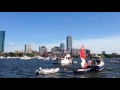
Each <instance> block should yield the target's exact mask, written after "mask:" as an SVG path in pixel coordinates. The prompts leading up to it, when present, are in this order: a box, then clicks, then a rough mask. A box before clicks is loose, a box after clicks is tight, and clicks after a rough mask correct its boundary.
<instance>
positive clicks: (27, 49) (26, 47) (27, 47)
mask: <svg viewBox="0 0 120 90" xmlns="http://www.w3.org/2000/svg"><path fill="white" fill-rule="evenodd" d="M25 53H32V49H31V45H25Z"/></svg>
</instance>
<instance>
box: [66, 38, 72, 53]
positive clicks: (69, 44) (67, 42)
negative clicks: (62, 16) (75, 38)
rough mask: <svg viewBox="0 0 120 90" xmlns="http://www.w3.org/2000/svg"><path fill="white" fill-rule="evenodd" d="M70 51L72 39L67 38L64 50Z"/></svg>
mask: <svg viewBox="0 0 120 90" xmlns="http://www.w3.org/2000/svg"><path fill="white" fill-rule="evenodd" d="M71 49H72V37H71V36H67V39H66V50H68V51H71Z"/></svg>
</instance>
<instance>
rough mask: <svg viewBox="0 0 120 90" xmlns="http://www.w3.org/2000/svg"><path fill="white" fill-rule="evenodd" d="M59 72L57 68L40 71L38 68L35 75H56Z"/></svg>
mask: <svg viewBox="0 0 120 90" xmlns="http://www.w3.org/2000/svg"><path fill="white" fill-rule="evenodd" d="M59 70H60V69H59V68H50V69H48V68H47V69H42V68H41V67H39V69H38V70H36V71H35V74H51V73H57V72H58V71H59Z"/></svg>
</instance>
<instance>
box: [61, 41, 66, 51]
mask: <svg viewBox="0 0 120 90" xmlns="http://www.w3.org/2000/svg"><path fill="white" fill-rule="evenodd" d="M62 50H65V45H64V43H61V44H60V51H62Z"/></svg>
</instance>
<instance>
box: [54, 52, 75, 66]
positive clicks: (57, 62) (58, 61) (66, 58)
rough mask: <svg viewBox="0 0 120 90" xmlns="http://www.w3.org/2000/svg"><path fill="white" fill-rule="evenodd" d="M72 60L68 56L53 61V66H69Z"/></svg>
mask: <svg viewBox="0 0 120 90" xmlns="http://www.w3.org/2000/svg"><path fill="white" fill-rule="evenodd" d="M72 61H73V59H72V58H71V56H70V54H67V55H65V57H61V59H58V60H53V64H65V65H66V64H71V63H72Z"/></svg>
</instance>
